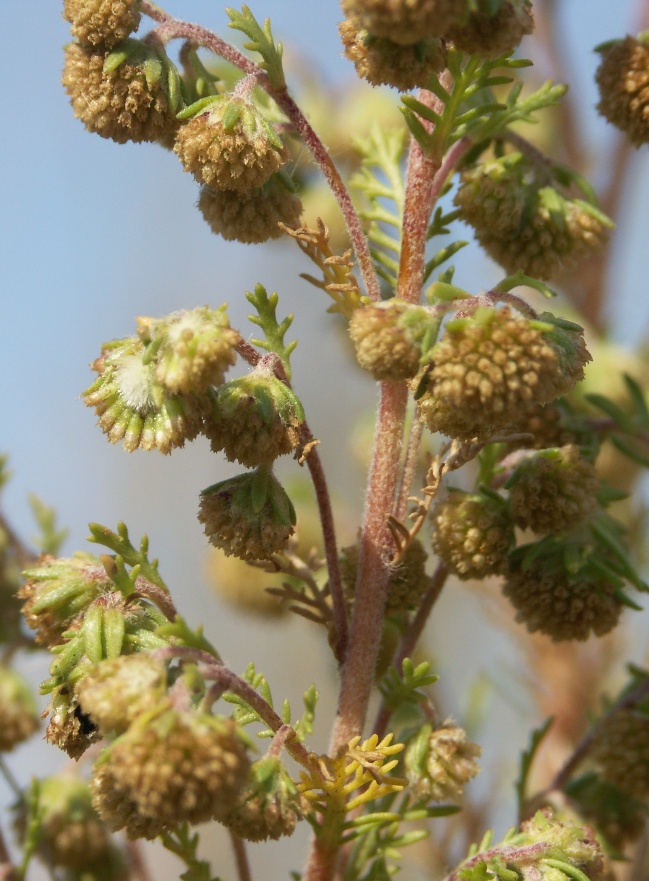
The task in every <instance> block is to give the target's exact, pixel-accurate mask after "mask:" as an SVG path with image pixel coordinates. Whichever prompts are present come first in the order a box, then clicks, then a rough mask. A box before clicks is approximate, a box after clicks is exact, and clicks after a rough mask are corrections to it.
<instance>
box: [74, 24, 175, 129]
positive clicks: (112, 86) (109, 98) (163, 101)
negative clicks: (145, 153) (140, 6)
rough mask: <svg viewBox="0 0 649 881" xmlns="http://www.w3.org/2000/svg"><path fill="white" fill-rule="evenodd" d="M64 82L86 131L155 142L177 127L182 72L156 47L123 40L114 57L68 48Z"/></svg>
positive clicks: (75, 113) (76, 46)
mask: <svg viewBox="0 0 649 881" xmlns="http://www.w3.org/2000/svg"><path fill="white" fill-rule="evenodd" d="M62 83H63V86H64V87H65V90H66V92H67V93H68V95H69V96H70V100H71V103H72V108H73V110H74V115H75V116H76V117H77V119H80V120H81V121H82V122H83V124H84V125H85V127H86V128H87V129H88V131H91V132H95V133H96V134H98V135H101V137H102V138H111V139H112V140H113V141H117V142H118V143H119V144H125V143H126V142H127V141H135V142H138V143H139V142H141V141H156V140H158V138H161V137H163V136H164V135H165V134H166V133H167V132H169V131H174V130H175V129H176V128H177V125H178V123H177V120H176V110H177V104H178V101H179V95H177V94H176V92H177V88H178V72H177V71H176V69H175V67H173V65H172V64H171V62H170V61H169V59H168V58H167V56H166V55H165V54H164V53H163V52H162V51H161V50H157V49H155V48H154V47H152V46H150V45H148V44H145V43H141V42H138V41H137V40H130V39H129V40H125V41H124V42H123V43H120V45H119V46H118V47H117V49H116V50H115V51H114V52H112V53H111V54H109V53H107V52H103V51H99V52H93V51H92V49H86V48H85V47H83V46H80V45H78V44H77V43H69V44H68V45H67V46H66V47H65V66H64V68H63V76H62Z"/></svg>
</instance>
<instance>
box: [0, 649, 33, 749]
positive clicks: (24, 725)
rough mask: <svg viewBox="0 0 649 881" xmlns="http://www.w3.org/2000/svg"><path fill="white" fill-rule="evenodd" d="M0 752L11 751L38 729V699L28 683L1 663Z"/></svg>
mask: <svg viewBox="0 0 649 881" xmlns="http://www.w3.org/2000/svg"><path fill="white" fill-rule="evenodd" d="M0 719H1V720H2V724H0V752H9V751H10V750H12V749H13V748H14V747H15V746H17V745H18V744H19V743H22V742H23V741H24V740H27V739H28V738H29V737H31V735H32V734H33V733H34V732H35V731H38V727H39V723H38V713H37V712H36V701H35V700H34V697H33V695H32V691H31V689H30V687H29V685H28V683H27V682H26V681H25V680H24V679H23V677H22V676H20V674H18V673H16V671H15V670H12V669H11V667H8V666H7V665H6V664H0Z"/></svg>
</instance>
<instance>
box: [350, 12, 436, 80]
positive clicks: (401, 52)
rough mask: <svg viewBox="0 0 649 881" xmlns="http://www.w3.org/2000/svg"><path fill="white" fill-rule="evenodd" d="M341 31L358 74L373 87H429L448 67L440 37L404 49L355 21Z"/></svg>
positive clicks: (424, 39)
mask: <svg viewBox="0 0 649 881" xmlns="http://www.w3.org/2000/svg"><path fill="white" fill-rule="evenodd" d="M338 29H339V31H340V36H341V39H342V42H343V46H344V48H345V55H346V56H347V58H349V60H350V61H352V62H353V64H354V67H355V68H356V73H357V74H358V75H359V76H360V77H362V78H363V79H366V80H367V81H368V82H369V83H371V84H372V85H373V86H381V85H387V86H394V87H395V88H396V89H399V91H401V92H408V91H410V90H412V89H416V88H426V87H427V86H428V84H429V83H430V78H431V76H433V75H434V74H435V73H439V72H440V71H442V70H443V69H444V67H445V66H446V52H445V49H444V45H443V43H442V41H441V40H440V39H439V38H438V37H425V38H423V39H421V40H419V41H418V42H417V43H414V44H411V45H407V46H404V45H402V44H401V43H396V42H395V41H394V40H391V39H387V38H385V37H377V36H374V35H373V34H370V33H369V32H368V31H367V30H365V29H363V28H359V26H358V24H357V23H356V22H355V20H354V19H345V20H344V21H342V22H341V23H340V24H339V26H338Z"/></svg>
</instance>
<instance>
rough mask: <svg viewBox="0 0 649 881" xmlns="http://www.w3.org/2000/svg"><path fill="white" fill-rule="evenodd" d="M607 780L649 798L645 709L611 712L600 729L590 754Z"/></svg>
mask: <svg viewBox="0 0 649 881" xmlns="http://www.w3.org/2000/svg"><path fill="white" fill-rule="evenodd" d="M590 756H591V758H592V759H593V761H595V762H596V763H597V765H598V766H599V769H600V773H601V775H602V777H603V778H604V780H606V781H608V782H609V783H611V784H613V785H615V786H616V787H618V788H619V789H622V790H623V791H624V792H626V793H628V794H629V795H632V796H633V797H635V798H637V799H638V800H639V801H644V800H646V798H647V796H648V795H649V713H647V711H646V708H644V709H643V708H639V707H638V708H633V709H631V708H625V709H620V710H616V711H614V712H611V713H610V715H609V716H607V718H606V719H605V720H604V721H603V722H602V723H601V724H600V725H599V726H598V728H597V730H596V734H595V739H594V741H593V746H592V748H591V751H590Z"/></svg>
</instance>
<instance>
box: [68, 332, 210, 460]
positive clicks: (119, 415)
mask: <svg viewBox="0 0 649 881" xmlns="http://www.w3.org/2000/svg"><path fill="white" fill-rule="evenodd" d="M149 354H150V353H149V351H148V349H147V347H145V346H144V345H143V343H142V342H141V341H140V340H138V339H137V338H135V337H132V338H131V337H129V338H127V339H124V340H114V341H113V342H111V343H108V344H106V346H104V351H103V354H102V357H101V358H99V359H98V360H97V361H95V362H94V364H93V368H94V369H95V370H96V371H97V372H98V373H99V376H98V378H97V379H96V380H95V381H94V383H93V384H92V385H91V386H90V387H89V388H87V389H86V391H85V392H84V393H83V394H84V396H85V402H86V406H88V407H94V408H95V412H96V413H97V415H98V416H99V422H98V424H99V426H100V428H101V429H102V431H104V433H105V434H106V435H107V436H108V440H109V441H110V442H111V443H112V444H116V443H119V441H123V446H124V449H125V450H128V451H129V452H133V450H137V449H141V450H154V449H158V450H160V452H161V453H169V452H171V450H172V449H173V448H174V447H182V446H183V445H184V443H185V441H186V440H193V439H194V438H195V437H196V435H197V434H198V432H199V431H200V428H201V424H202V413H203V410H204V408H205V406H206V401H204V400H202V399H201V398H199V397H190V396H186V397H180V396H179V395H172V394H171V393H170V392H169V391H168V390H167V389H166V388H165V387H164V386H163V385H161V384H160V382H158V380H157V379H156V365H155V362H154V360H153V359H151V358H150V357H149Z"/></svg>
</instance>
